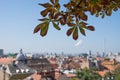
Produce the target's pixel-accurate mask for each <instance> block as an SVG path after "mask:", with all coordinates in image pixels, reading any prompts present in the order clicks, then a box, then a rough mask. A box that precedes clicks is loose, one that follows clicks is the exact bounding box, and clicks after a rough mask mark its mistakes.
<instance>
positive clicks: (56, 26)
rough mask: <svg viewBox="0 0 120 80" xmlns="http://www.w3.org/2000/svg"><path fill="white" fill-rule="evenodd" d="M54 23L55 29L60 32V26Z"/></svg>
mask: <svg viewBox="0 0 120 80" xmlns="http://www.w3.org/2000/svg"><path fill="white" fill-rule="evenodd" d="M52 23H53V27H54V28H56V29H57V30H60V27H59V25H58V24H56V23H55V22H53V21H52Z"/></svg>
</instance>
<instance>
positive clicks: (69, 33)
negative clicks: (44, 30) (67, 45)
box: [66, 27, 74, 36]
mask: <svg viewBox="0 0 120 80" xmlns="http://www.w3.org/2000/svg"><path fill="white" fill-rule="evenodd" d="M73 31H74V27H72V28H70V29H68V31H67V33H66V34H67V36H70V35H71V34H72V32H73Z"/></svg>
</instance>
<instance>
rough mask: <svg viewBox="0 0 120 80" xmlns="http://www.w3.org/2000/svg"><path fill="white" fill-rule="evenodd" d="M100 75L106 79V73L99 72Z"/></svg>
mask: <svg viewBox="0 0 120 80" xmlns="http://www.w3.org/2000/svg"><path fill="white" fill-rule="evenodd" d="M98 74H99V75H100V76H102V77H105V74H106V71H99V72H98Z"/></svg>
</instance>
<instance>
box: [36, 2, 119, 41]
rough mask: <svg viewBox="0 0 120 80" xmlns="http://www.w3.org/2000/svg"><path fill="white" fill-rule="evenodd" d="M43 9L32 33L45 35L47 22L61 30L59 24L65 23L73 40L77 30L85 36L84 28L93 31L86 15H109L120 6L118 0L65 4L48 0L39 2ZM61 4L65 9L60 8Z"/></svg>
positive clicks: (76, 37) (76, 36) (75, 38)
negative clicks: (47, 0)
mask: <svg viewBox="0 0 120 80" xmlns="http://www.w3.org/2000/svg"><path fill="white" fill-rule="evenodd" d="M39 5H40V6H43V7H44V8H45V9H44V10H43V11H41V15H42V17H43V18H42V19H39V21H40V24H39V25H37V26H36V27H35V29H34V33H37V32H40V35H41V36H43V37H44V36H45V35H46V34H47V32H48V29H49V24H50V23H52V24H53V27H54V28H55V29H57V30H61V27H60V25H61V26H65V25H67V26H68V27H69V29H68V30H67V32H66V34H67V36H70V35H72V37H73V39H74V40H77V39H78V36H79V35H78V34H79V32H80V33H81V34H82V35H84V36H86V33H85V30H86V29H87V30H90V31H94V30H95V28H94V26H91V25H88V23H87V20H88V15H87V14H86V12H90V14H91V15H95V16H96V17H99V16H101V17H102V18H104V17H105V16H111V14H112V12H113V11H118V9H119V8H120V0H70V1H69V2H68V3H67V4H64V5H60V2H59V0H50V2H47V3H44V4H41V3H39ZM61 6H64V8H65V9H63V10H61Z"/></svg>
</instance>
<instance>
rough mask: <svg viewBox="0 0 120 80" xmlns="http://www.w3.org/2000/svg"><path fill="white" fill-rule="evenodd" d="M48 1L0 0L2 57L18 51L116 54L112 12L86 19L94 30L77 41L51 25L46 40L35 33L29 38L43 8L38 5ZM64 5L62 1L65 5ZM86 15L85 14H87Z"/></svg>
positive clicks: (118, 16)
mask: <svg viewBox="0 0 120 80" xmlns="http://www.w3.org/2000/svg"><path fill="white" fill-rule="evenodd" d="M47 1H49V0H44V1H40V0H34V1H29V0H25V1H24V0H20V1H16V0H12V1H8V0H1V2H0V5H1V7H0V10H1V13H0V14H1V15H0V22H1V24H0V25H1V27H0V28H1V29H0V49H4V52H5V53H8V52H19V50H20V49H21V48H22V49H23V51H24V52H25V53H26V52H40V53H41V52H53V53H54V52H56V53H61V52H64V53H82V52H88V51H89V50H91V51H92V52H103V51H105V52H113V53H116V52H120V43H119V41H120V37H119V34H120V31H119V30H120V27H119V19H120V13H119V12H120V10H119V11H117V12H113V14H112V15H111V16H109V17H107V16H105V18H104V19H101V17H98V18H96V17H95V16H91V15H90V16H89V18H88V21H87V22H88V24H89V25H93V26H95V31H94V32H91V31H87V30H86V36H82V35H81V34H80V35H79V39H78V40H77V41H75V40H73V39H72V37H71V36H70V37H68V36H67V35H66V30H67V28H66V27H65V26H61V27H62V30H61V31H57V30H55V29H54V28H53V27H52V25H51V26H50V29H49V31H48V34H47V36H45V37H41V36H40V35H39V33H37V34H33V30H34V28H35V26H36V25H38V24H39V21H38V19H40V18H41V16H40V11H41V10H43V7H41V6H39V5H38V3H45V2H47ZM65 2H67V1H64V2H63V3H65ZM61 3H62V1H61ZM88 14H89V13H88Z"/></svg>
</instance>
